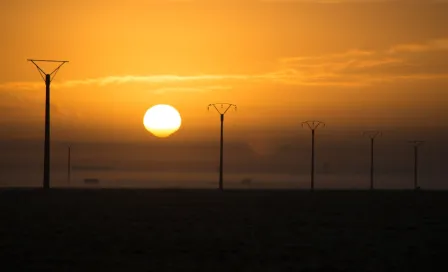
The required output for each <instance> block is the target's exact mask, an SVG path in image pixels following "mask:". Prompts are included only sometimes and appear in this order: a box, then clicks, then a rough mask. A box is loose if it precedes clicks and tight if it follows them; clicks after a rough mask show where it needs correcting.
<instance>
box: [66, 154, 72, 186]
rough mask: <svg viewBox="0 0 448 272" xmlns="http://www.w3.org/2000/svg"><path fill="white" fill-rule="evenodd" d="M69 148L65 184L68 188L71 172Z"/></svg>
mask: <svg viewBox="0 0 448 272" xmlns="http://www.w3.org/2000/svg"><path fill="white" fill-rule="evenodd" d="M70 153H71V146H68V165H67V183H68V185H69V186H70V180H71V176H70V174H71V170H72V164H71V154H70Z"/></svg>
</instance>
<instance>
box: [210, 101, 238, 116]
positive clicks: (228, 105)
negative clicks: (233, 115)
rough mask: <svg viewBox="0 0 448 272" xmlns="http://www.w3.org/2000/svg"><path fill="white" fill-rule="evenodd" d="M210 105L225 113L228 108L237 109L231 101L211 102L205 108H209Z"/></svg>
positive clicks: (220, 112)
mask: <svg viewBox="0 0 448 272" xmlns="http://www.w3.org/2000/svg"><path fill="white" fill-rule="evenodd" d="M211 107H213V108H215V109H216V111H217V112H218V113H219V114H226V112H227V111H228V110H229V109H234V110H235V111H236V110H237V107H236V105H235V104H231V103H212V104H209V105H208V107H207V110H210V108H211Z"/></svg>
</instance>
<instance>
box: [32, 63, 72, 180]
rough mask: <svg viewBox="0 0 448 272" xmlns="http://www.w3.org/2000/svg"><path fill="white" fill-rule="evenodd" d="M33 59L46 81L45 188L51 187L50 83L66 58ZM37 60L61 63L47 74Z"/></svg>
mask: <svg viewBox="0 0 448 272" xmlns="http://www.w3.org/2000/svg"><path fill="white" fill-rule="evenodd" d="M28 61H31V62H32V63H33V64H34V65H35V66H36V68H37V70H38V71H39V73H40V75H41V77H42V79H43V80H44V81H45V141H44V145H45V147H44V180H43V188H44V189H49V188H50V83H51V81H52V80H53V79H54V77H55V76H56V74H57V72H58V71H59V69H60V68H61V66H62V65H64V64H65V63H66V62H68V61H65V60H33V59H28ZM37 62H56V63H59V66H58V67H57V68H56V69H54V70H53V71H52V72H51V73H50V74H47V73H45V72H44V70H42V69H41V68H40V67H39V65H37Z"/></svg>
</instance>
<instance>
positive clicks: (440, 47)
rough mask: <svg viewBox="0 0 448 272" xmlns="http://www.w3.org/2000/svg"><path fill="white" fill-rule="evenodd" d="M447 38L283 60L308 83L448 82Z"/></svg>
mask: <svg viewBox="0 0 448 272" xmlns="http://www.w3.org/2000/svg"><path fill="white" fill-rule="evenodd" d="M445 51H448V39H436V40H431V41H427V42H424V43H409V44H398V45H394V46H391V47H390V48H388V49H386V50H378V51H366V50H359V49H354V50H349V51H347V52H343V53H338V54H328V55H321V56H304V57H290V58H283V59H281V60H280V65H281V66H282V68H284V69H289V70H291V71H296V73H299V71H300V76H301V78H302V81H307V82H308V84H313V83H314V84H315V85H332V84H334V85H344V86H363V85H371V84H375V83H378V82H392V81H400V80H401V81H403V80H406V81H407V80H431V79H448V76H447V75H448V67H447V66H446V65H445V63H446V61H448V57H447V55H446V52H445Z"/></svg>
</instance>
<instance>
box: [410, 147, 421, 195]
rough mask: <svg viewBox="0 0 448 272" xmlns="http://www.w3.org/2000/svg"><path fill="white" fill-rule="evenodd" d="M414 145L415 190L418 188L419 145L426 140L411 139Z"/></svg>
mask: <svg viewBox="0 0 448 272" xmlns="http://www.w3.org/2000/svg"><path fill="white" fill-rule="evenodd" d="M409 142H410V143H411V144H412V145H413V146H414V190H417V189H418V147H419V146H420V145H422V144H423V143H424V141H409Z"/></svg>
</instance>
